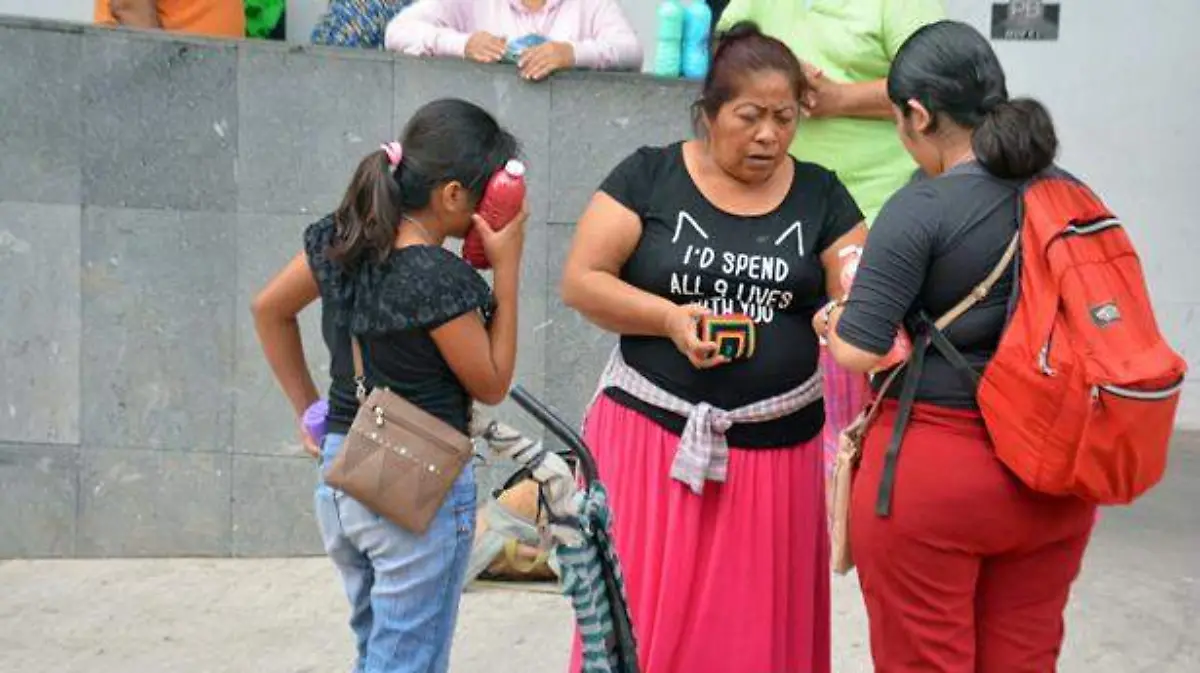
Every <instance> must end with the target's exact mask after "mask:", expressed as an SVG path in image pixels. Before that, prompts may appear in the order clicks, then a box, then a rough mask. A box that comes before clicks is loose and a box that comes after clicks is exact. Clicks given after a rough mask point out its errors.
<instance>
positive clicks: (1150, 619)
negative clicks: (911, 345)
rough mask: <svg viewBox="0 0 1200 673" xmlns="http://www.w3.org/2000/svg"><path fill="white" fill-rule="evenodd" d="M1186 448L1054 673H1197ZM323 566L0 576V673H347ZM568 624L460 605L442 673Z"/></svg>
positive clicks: (849, 665)
mask: <svg viewBox="0 0 1200 673" xmlns="http://www.w3.org/2000/svg"><path fill="white" fill-rule="evenodd" d="M1198 485H1200V441H1187V442H1181V446H1180V447H1179V448H1178V449H1177V450H1176V452H1175V454H1174V457H1173V463H1172V466H1171V471H1170V475H1169V476H1168V478H1167V480H1166V481H1165V482H1164V484H1163V485H1162V486H1161V487H1160V488H1159V489H1158V490H1156V491H1155V492H1154V493H1153V494H1152V495H1151V496H1149V497H1148V498H1146V499H1145V500H1144V501H1143V502H1141V503H1139V504H1138V505H1137V506H1135V507H1132V508H1128V509H1115V510H1107V511H1106V512H1105V514H1104V517H1103V519H1102V521H1101V523H1100V527H1099V529H1098V531H1097V534H1096V537H1095V540H1094V542H1093V545H1092V547H1091V549H1090V550H1089V552H1088V557H1087V560H1086V562H1085V569H1084V574H1083V577H1082V578H1081V579H1080V581H1079V583H1078V584H1077V585H1076V591H1075V595H1074V599H1073V601H1072V603H1071V606H1070V609H1069V615H1068V625H1067V628H1068V637H1067V643H1066V647H1065V652H1064V655H1063V658H1062V662H1061V667H1060V670H1061V671H1063V672H1064V673H1140V672H1143V671H1145V672H1147V673H1196V672H1197V671H1200V633H1198V627H1200V618H1198V615H1200V587H1198V586H1197V579H1198V577H1200V514H1198V512H1200V496H1198V493H1200V489H1198V488H1197V486H1198ZM344 617H345V605H344V601H343V598H342V597H341V595H340V589H339V588H338V585H337V580H336V578H335V575H334V572H333V569H332V568H331V566H330V565H329V563H328V562H327V561H326V560H325V559H323V558H307V559H278V560H274V559H273V560H214V559H204V560H193V559H181V560H92V561H9V562H5V563H0V673H35V672H36V673H41V672H44V671H55V672H56V673H76V672H78V673H85V672H86V673H151V672H153V673H307V672H312V673H316V672H321V673H330V672H334V671H346V670H348V662H349V661H350V656H351V646H350V636H349V633H348V631H347V630H346V627H345V625H344ZM833 623H834V627H833V628H834V671H835V672H836V673H867V672H868V671H870V670H871V668H870V659H869V656H868V650H867V643H866V622H865V619H864V616H863V612H862V607H861V602H860V598H859V596H858V591H857V587H856V584H855V581H854V579H853V578H846V579H838V580H836V581H835V588H834V620H833ZM571 626H572V621H571V612H570V608H569V606H568V604H567V603H566V601H565V599H563V598H561V597H559V596H557V595H555V594H553V593H541V592H536V591H511V590H496V589H491V588H483V589H481V588H476V589H473V590H471V591H469V592H468V593H467V594H466V596H465V597H464V602H463V607H462V617H461V620H460V625H459V631H458V635H457V638H456V642H455V648H454V659H453V666H452V670H453V671H455V672H463V673H476V672H479V673H561V672H562V671H565V670H566V668H565V667H566V659H567V648H568V640H569V637H570V633H571Z"/></svg>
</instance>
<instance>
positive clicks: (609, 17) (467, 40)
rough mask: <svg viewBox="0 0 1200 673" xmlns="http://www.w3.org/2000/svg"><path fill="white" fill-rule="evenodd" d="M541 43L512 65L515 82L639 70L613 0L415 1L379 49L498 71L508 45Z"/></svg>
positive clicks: (637, 47) (637, 46)
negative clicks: (566, 73) (570, 72)
mask: <svg viewBox="0 0 1200 673" xmlns="http://www.w3.org/2000/svg"><path fill="white" fill-rule="evenodd" d="M529 36H537V37H538V38H540V39H543V40H544V42H541V43H540V44H537V45H535V46H531V47H529V48H527V49H525V50H523V51H522V52H521V53H520V55H519V56H518V57H517V66H518V68H519V69H520V71H521V75H522V76H523V77H524V78H526V79H529V80H541V79H545V78H546V77H548V76H549V75H550V74H551V73H553V72H555V71H558V70H565V69H569V68H590V69H595V70H637V69H639V68H641V65H642V45H641V42H640V41H639V40H638V37H637V34H636V33H635V32H634V30H633V26H632V25H630V23H629V19H628V18H626V16H625V13H624V12H623V11H622V10H621V7H620V5H619V4H617V1H616V0H418V1H417V2H416V3H414V4H413V5H411V6H409V7H407V8H406V9H404V10H403V11H401V12H400V13H399V14H397V15H396V17H395V18H394V19H392V21H391V23H389V24H388V27H387V34H386V36H385V38H384V45H385V46H386V48H387V49H389V50H391V51H397V52H400V53H404V54H409V55H412V56H445V57H458V58H466V59H469V60H472V61H478V62H481V63H496V62H498V61H500V60H502V59H503V58H505V54H506V51H507V50H508V49H509V47H510V41H512V40H517V39H520V38H525V37H529Z"/></svg>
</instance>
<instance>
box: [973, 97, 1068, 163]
mask: <svg viewBox="0 0 1200 673" xmlns="http://www.w3.org/2000/svg"><path fill="white" fill-rule="evenodd" d="M971 147H972V148H973V149H974V150H975V158H976V159H978V160H979V163H981V164H983V167H984V168H986V169H987V170H988V172H989V173H991V174H992V175H995V176H996V177H1000V178H1015V179H1024V178H1028V177H1030V176H1033V175H1036V174H1038V173H1041V172H1042V171H1044V170H1045V169H1046V168H1048V167H1049V166H1050V164H1052V163H1054V155H1055V154H1057V153H1058V135H1057V134H1056V133H1055V132H1054V122H1053V121H1052V120H1051V119H1050V113H1049V112H1048V111H1047V110H1046V108H1045V107H1044V106H1043V105H1042V104H1041V103H1039V102H1037V101H1035V100H1033V99H1030V98H1017V99H1014V100H1009V101H1004V102H1003V103H1000V104H999V105H997V106H996V107H994V108H992V109H991V111H989V112H988V113H987V114H985V115H984V117H983V121H982V122H981V123H980V124H979V126H977V127H975V133H974V135H973V136H972V137H971Z"/></svg>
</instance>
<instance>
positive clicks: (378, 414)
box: [371, 388, 469, 444]
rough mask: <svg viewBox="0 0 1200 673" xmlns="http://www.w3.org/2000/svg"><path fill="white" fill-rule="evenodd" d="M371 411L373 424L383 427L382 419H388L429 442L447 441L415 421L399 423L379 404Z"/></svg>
mask: <svg viewBox="0 0 1200 673" xmlns="http://www.w3.org/2000/svg"><path fill="white" fill-rule="evenodd" d="M384 390H387V389H386V388H385V389H384ZM388 392H391V391H388ZM392 394H393V395H394V394H395V393H392ZM410 404H411V403H410ZM418 408H419V407H418ZM422 411H423V410H422ZM371 412H372V413H374V415H375V425H376V426H377V427H383V425H384V421H388V422H390V423H391V424H392V425H402V426H403V427H404V428H405V429H406V430H408V431H409V432H412V433H415V434H418V435H420V436H421V437H424V438H425V439H427V440H429V441H430V442H433V443H435V444H446V443H447V442H445V440H443V439H440V438H438V437H435V436H433V434H432V433H429V432H426V431H425V429H424V428H422V427H420V426H418V425H417V424H415V423H401V422H399V421H397V420H396V419H394V418H391V417H390V416H387V415H386V414H384V413H383V407H381V406H378V405H376V406H374V407H372V408H371ZM426 413H428V412H426ZM435 418H436V417H435ZM468 441H469V439H468Z"/></svg>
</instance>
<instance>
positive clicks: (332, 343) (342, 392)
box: [321, 310, 358, 435]
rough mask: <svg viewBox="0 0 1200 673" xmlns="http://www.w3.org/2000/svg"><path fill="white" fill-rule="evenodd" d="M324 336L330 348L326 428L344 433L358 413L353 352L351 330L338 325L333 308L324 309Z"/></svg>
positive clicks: (322, 317)
mask: <svg viewBox="0 0 1200 673" xmlns="http://www.w3.org/2000/svg"><path fill="white" fill-rule="evenodd" d="M321 337H322V338H323V339H324V340H325V347H326V348H328V349H329V414H328V415H327V416H326V418H325V429H326V431H327V432H329V433H332V434H339V435H344V434H346V432H347V431H349V430H350V424H351V423H353V422H354V415H355V414H356V413H358V399H357V398H356V397H355V396H354V359H353V358H354V356H353V355H351V352H350V333H349V332H348V331H346V327H345V326H339V325H338V324H337V318H336V313H335V312H334V311H325V310H322V311H321Z"/></svg>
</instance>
